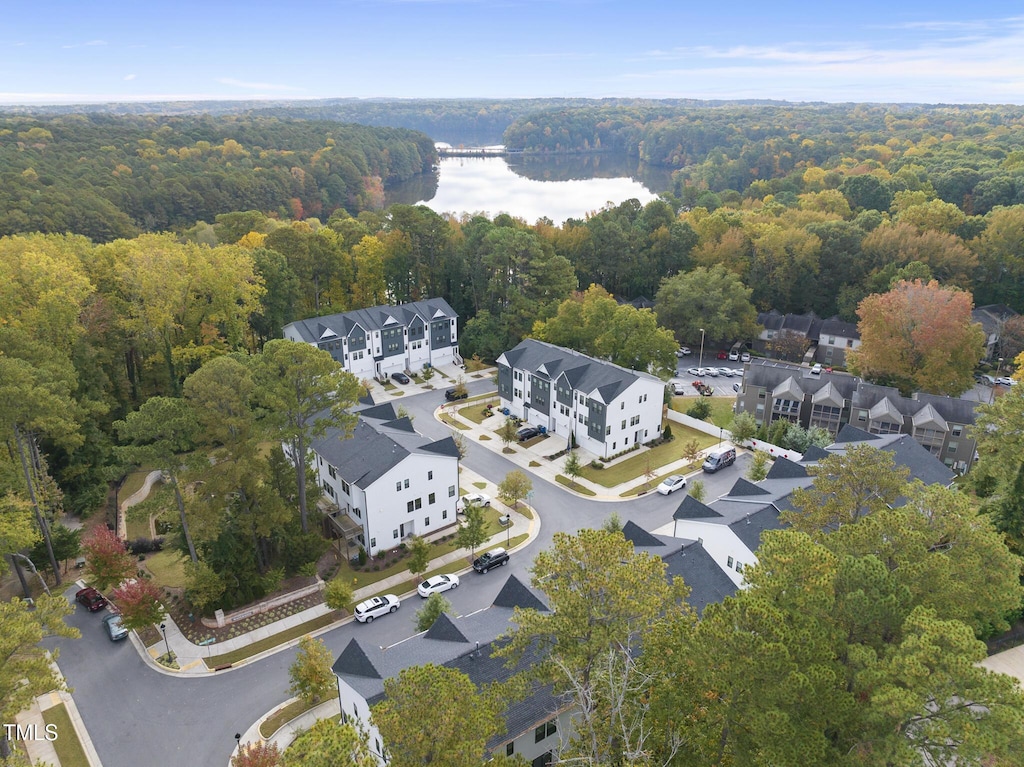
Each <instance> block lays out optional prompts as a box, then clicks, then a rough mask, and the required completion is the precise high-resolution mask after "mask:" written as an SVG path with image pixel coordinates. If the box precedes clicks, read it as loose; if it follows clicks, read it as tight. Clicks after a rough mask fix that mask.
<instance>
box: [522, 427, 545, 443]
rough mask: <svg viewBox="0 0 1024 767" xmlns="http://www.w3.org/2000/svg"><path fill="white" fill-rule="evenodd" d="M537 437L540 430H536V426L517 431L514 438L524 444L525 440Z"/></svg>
mask: <svg viewBox="0 0 1024 767" xmlns="http://www.w3.org/2000/svg"><path fill="white" fill-rule="evenodd" d="M539 435H540V429H538V428H537V427H536V426H524V427H522V428H521V429H520V430H519V431H517V432H516V438H517V439H518V440H519V441H520V442H526V440H528V439H533V438H534V437H536V436H539Z"/></svg>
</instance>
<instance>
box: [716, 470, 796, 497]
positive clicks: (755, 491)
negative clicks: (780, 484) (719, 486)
mask: <svg viewBox="0 0 1024 767" xmlns="http://www.w3.org/2000/svg"><path fill="white" fill-rule="evenodd" d="M804 476H806V475H804ZM748 495H769V492H768V491H767V490H765V489H764V488H763V487H759V486H758V485H755V484H754V483H753V482H751V481H750V480H749V479H745V478H744V477H740V478H739V479H737V480H736V482H735V484H733V486H732V489H731V490H729V492H728V493H726V497H728V498H737V497H742V496H748Z"/></svg>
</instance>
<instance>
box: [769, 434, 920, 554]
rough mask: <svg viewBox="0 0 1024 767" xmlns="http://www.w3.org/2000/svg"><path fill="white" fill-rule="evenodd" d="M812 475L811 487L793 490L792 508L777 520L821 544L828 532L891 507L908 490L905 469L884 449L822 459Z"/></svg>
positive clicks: (860, 449) (864, 447) (854, 449)
mask: <svg viewBox="0 0 1024 767" xmlns="http://www.w3.org/2000/svg"><path fill="white" fill-rule="evenodd" d="M812 473H813V475H814V484H813V485H811V486H810V487H807V488H798V489H797V490H795V491H794V492H793V506H794V507H795V509H794V510H792V511H784V512H783V513H782V515H781V517H780V518H781V519H782V520H783V521H784V522H786V523H787V524H788V525H790V526H791V527H793V529H795V530H800V531H802V532H805V533H807V534H808V535H810V536H811V537H812V538H814V539H815V540H821V537H822V536H823V535H826V534H827V533H828V531H830V530H836V529H839V528H841V527H842V526H843V525H848V524H851V523H853V522H856V521H857V520H859V519H861V518H863V517H866V516H868V515H870V514H872V513H875V512H878V511H880V510H882V509H885V508H887V507H888V506H890V505H892V504H893V503H894V502H895V501H896V499H897V498H898V497H899V496H900V495H901V494H902V493H903V492H904V490H905V489H906V484H907V475H908V474H909V469H907V468H906V467H905V466H897V465H896V463H895V460H894V459H893V454H892V453H890V452H888V451H886V450H878V449H877V448H874V447H871V446H869V445H855V446H854V447H852V448H850V449H849V450H847V451H846V452H845V453H837V454H835V455H830V456H829V457H828V458H825V459H823V460H822V461H821V462H819V463H818V465H817V466H816V467H815V468H814V469H813V470H812Z"/></svg>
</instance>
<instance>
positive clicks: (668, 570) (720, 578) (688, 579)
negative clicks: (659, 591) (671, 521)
mask: <svg viewBox="0 0 1024 767" xmlns="http://www.w3.org/2000/svg"><path fill="white" fill-rule="evenodd" d="M670 542H671V543H672V544H679V543H682V545H681V546H679V545H672V546H671V548H670V551H669V552H668V553H666V554H664V555H663V556H662V559H663V560H664V562H665V575H666V576H667V577H669V578H674V577H676V576H679V577H681V578H682V579H683V582H684V583H686V585H687V586H689V587H690V593H689V595H688V596H687V597H686V603H687V604H688V605H690V607H692V608H693V609H694V610H696V611H697V614H698V615H700V614H703V612H704V608H705V607H707V606H708V605H710V604H714V603H716V602H721V601H723V600H724V599H725V598H726V597H731V596H732V595H733V594H735V593H736V591H737V587H736V584H735V583H733V582H732V579H731V578H730V577H729V576H728V575H726V574H725V573H724V572H722V569H721V568H720V567H719V566H718V565H717V564H716V563H715V560H714V559H712V557H711V555H710V554H708V552H707V550H706V549H705V548H704V545H703V544H702V543H701V542H700V541H680V540H679V539H670Z"/></svg>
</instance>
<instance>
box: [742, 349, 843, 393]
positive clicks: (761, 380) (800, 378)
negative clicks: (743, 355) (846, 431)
mask: <svg viewBox="0 0 1024 767" xmlns="http://www.w3.org/2000/svg"><path fill="white" fill-rule="evenodd" d="M787 378H793V379H794V380H795V381H796V383H797V385H798V386H799V387H800V389H801V391H802V392H803V393H804V394H806V395H811V396H812V397H813V395H815V394H817V393H818V391H819V390H821V389H823V388H824V387H825V386H827V385H828V384H829V383H831V384H832V388H833V389H834V390H835V391H836V392H838V393H839V394H840V395H841V396H842V398H843V399H844V400H848V399H850V398H851V397H852V396H853V392H854V390H855V389H856V388H857V383H858V381H859V380H860V379H859V378H854V377H853V376H851V375H850V374H849V373H838V372H832V373H828V372H826V371H822V372H821V373H819V374H818V375H811V369H810V368H808V367H803V366H801V365H794V364H792V363H789V362H779V361H777V360H768V359H761V358H758V357H755V358H754V359H752V360H751V361H750V362H749V363H748V365H747V371H746V373H745V374H744V376H743V388H744V389H745V390H747V389H750V388H752V387H753V388H758V389H765V390H767V391H769V392H771V391H774V390H775V388H776V387H777V386H778V385H779V384H781V383H783V382H784V381H785V380H786V379H787Z"/></svg>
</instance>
